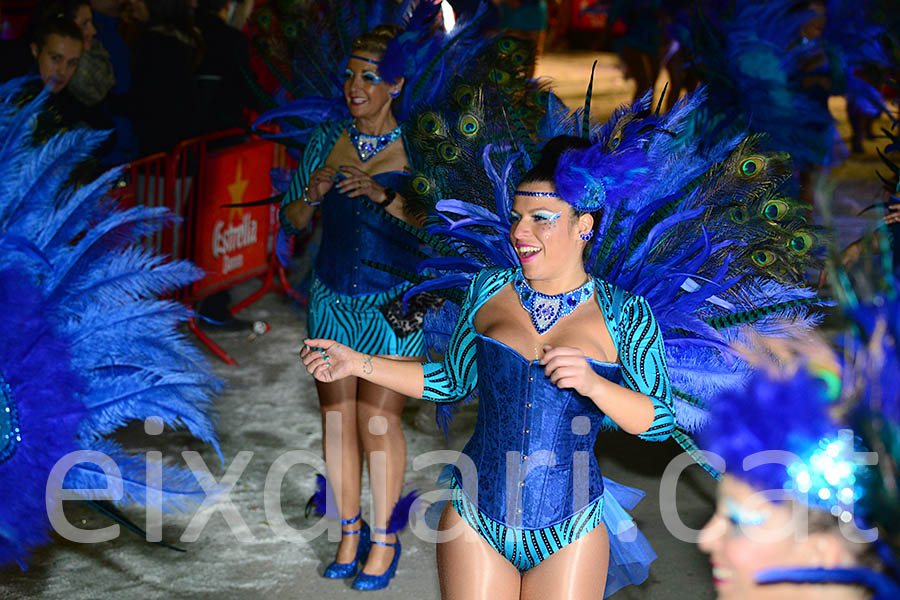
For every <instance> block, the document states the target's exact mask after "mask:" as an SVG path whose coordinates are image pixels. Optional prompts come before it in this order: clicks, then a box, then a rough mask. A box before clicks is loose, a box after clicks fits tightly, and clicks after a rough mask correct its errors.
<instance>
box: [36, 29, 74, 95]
mask: <svg viewBox="0 0 900 600" xmlns="http://www.w3.org/2000/svg"><path fill="white" fill-rule="evenodd" d="M83 50H84V41H83V38H82V35H81V30H80V29H78V27H77V26H76V25H75V23H73V22H72V21H70V20H69V19H66V18H64V17H52V18H49V19H47V20H45V21H44V22H42V23H40V24H39V25H38V26H37V28H36V30H35V36H34V41H33V42H31V54H32V56H34V60H35V62H36V65H35V66H36V69H37V72H38V73H39V74H40V76H41V80H42V81H43V82H44V86H45V87H46V88H47V89H48V90H49V91H50V93H51V94H54V95H56V94H60V93H61V92H62V91H63V90H64V89H65V87H66V86H67V85H68V84H69V80H70V79H72V76H73V75H74V74H75V69H76V68H77V67H78V59H79V58H81V53H82V51H83Z"/></svg>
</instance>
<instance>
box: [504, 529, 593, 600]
mask: <svg viewBox="0 0 900 600" xmlns="http://www.w3.org/2000/svg"><path fill="white" fill-rule="evenodd" d="M608 569H609V534H608V533H607V531H606V526H605V525H602V524H601V525H600V526H599V527H597V528H596V529H594V530H593V531H591V532H590V533H588V534H587V535H585V536H584V537H581V538H579V539H578V540H576V541H574V542H572V543H571V544H569V545H567V546H565V547H563V548H562V549H560V550H558V551H556V552H554V553H553V554H552V555H550V557H549V558H546V559H544V560H543V561H541V562H540V564H538V565H537V566H535V567H533V568H531V569H529V570H528V571H526V572H525V575H524V576H523V577H522V596H521V597H522V600H556V599H559V600H602V599H603V590H604V587H605V586H606V573H607V571H608Z"/></svg>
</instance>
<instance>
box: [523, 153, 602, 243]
mask: <svg viewBox="0 0 900 600" xmlns="http://www.w3.org/2000/svg"><path fill="white" fill-rule="evenodd" d="M592 145H593V144H592V143H591V141H590V140H588V139H585V138H583V137H578V136H575V135H558V136H556V137H555V138H553V139H551V140H550V141H549V142H547V143H546V144H544V148H543V150H541V159H540V160H539V161H538V163H537V164H536V165H534V166H533V167H532V168H531V169H530V170H529V171H526V172H525V174H524V175H522V178H521V179H520V180H519V185H522V184H524V183H537V182H549V183H552V184H553V185H554V187H555V186H556V179H555V175H556V167H557V165H558V164H559V159H560V158H562V155H563V154H565V153H566V152H568V151H569V150H586V149H588V148H590V147H591V146H592ZM570 208H572V220H573V221H576V220H578V218H579V217H581V215H584V214H588V213H585V212H581V211H577V210H575V208H573V207H571V205H570ZM601 210H602V209H601ZM597 212H599V211H595V212H593V213H590V214H592V215H594V237H595V238H596V235H597V227H599V226H600V219H599V218H597V217H598V215H597ZM590 247H591V245H590V244H587V245H586V246H585V258H587V255H588V254H589V252H590Z"/></svg>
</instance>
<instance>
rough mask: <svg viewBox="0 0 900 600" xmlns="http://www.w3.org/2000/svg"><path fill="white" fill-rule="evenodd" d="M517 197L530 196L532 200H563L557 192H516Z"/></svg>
mask: <svg viewBox="0 0 900 600" xmlns="http://www.w3.org/2000/svg"><path fill="white" fill-rule="evenodd" d="M515 195H516V196H528V197H530V198H562V196H560V195H559V194H557V193H556V192H527V191H524V190H516V194H515Z"/></svg>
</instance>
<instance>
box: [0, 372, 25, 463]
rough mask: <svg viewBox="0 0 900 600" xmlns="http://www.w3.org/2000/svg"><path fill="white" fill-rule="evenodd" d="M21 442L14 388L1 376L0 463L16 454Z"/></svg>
mask: <svg viewBox="0 0 900 600" xmlns="http://www.w3.org/2000/svg"><path fill="white" fill-rule="evenodd" d="M21 441H22V432H21V431H20V429H19V414H18V412H17V411H16V403H15V402H14V401H13V396H12V388H11V387H10V386H9V383H7V381H6V379H4V378H3V375H2V374H0V463H2V462H4V461H6V460H7V459H9V458H10V457H11V456H12V455H13V454H15V453H16V448H17V447H18V446H19V442H21Z"/></svg>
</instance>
